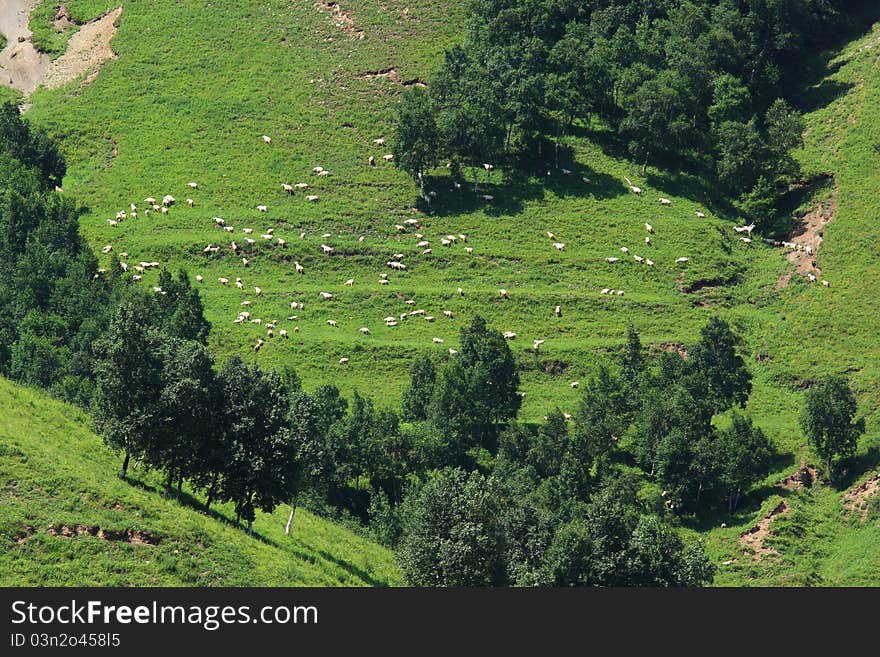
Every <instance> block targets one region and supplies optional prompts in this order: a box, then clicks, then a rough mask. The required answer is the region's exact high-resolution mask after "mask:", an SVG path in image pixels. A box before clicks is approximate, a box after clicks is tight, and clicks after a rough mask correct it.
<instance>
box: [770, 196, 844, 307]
mask: <svg viewBox="0 0 880 657" xmlns="http://www.w3.org/2000/svg"><path fill="white" fill-rule="evenodd" d="M836 211H837V192H836V191H834V192H833V193H832V194H831V196H830V197H829V198H828V199H827V200H825V201H823V202H822V203H821V204H820V205H819V206H817V207H816V208H813V210H811V211H810V212H807V213H806V214H804V215H802V216H800V217H797V218H796V219H797V221H798V222H799V223H798V224H797V227H796V228H795V229H794V230H793V231H792V232H791V234H790V235H789V236H788V239H786V240H783V241H781V242H777V241H773V240H771V241H770V243H771V244H773V246H780V247H782V248H784V249H786V250H787V251H788V253H786V254H785V259H786V260H788V261H789V262H791V263H794V264H796V265H797V268H796V269H795V271H794V273H796V274H798V275H799V276H803V277H805V278H807V277H809V276H810V275H813V276H814V277H815V278H816V280H815V281H813V282H816V281H818V279H819V278H820V277H821V276H822V269H821V268H820V267H819V265H818V263H817V261H816V256H817V255H818V253H819V247H820V246H821V245H822V239H823V237H824V233H825V226H826V224H828V223H830V222H831V221H832V220H833V219H834V213H835V212H836ZM791 277H792V272H790V271H789V272H786V273H785V274H783V275H782V276H780V277H779V279H777V281H776V285H775V288H776V289H777V290H781V289H782V288H784V287H786V286H787V285H788V284H789V282H790V281H791Z"/></svg>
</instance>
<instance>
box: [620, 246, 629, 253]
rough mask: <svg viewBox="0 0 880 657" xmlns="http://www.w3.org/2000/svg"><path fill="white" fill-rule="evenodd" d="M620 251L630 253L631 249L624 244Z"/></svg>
mask: <svg viewBox="0 0 880 657" xmlns="http://www.w3.org/2000/svg"><path fill="white" fill-rule="evenodd" d="M620 252H621V253H629V249H628V248H626V247H625V246H622V247H620Z"/></svg>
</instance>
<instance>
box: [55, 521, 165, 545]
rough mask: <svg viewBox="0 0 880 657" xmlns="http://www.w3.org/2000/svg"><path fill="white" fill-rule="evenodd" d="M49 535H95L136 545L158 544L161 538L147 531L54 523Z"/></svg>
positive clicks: (99, 538)
mask: <svg viewBox="0 0 880 657" xmlns="http://www.w3.org/2000/svg"><path fill="white" fill-rule="evenodd" d="M46 533H47V534H49V536H61V537H64V538H74V537H76V536H94V537H95V538H97V539H98V540H101V541H124V542H126V543H132V544H134V545H156V544H158V543H159V538H158V537H156V536H153V535H152V534H148V533H147V532H142V531H137V530H133V529H126V530H124V531H114V530H111V529H102V528H101V527H95V526H90V525H53V526H51V527H49V529H47V530H46Z"/></svg>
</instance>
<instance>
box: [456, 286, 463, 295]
mask: <svg viewBox="0 0 880 657" xmlns="http://www.w3.org/2000/svg"><path fill="white" fill-rule="evenodd" d="M456 292H458V296H460V297H463V296H464V290H462V289H461V288H458V289H457V290H456Z"/></svg>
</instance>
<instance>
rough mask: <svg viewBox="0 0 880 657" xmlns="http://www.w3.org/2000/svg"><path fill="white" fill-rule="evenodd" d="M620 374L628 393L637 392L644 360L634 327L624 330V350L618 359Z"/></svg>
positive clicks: (643, 368)
mask: <svg viewBox="0 0 880 657" xmlns="http://www.w3.org/2000/svg"><path fill="white" fill-rule="evenodd" d="M620 367H621V374H622V376H623V380H624V382H625V383H626V385H627V387H628V388H629V389H630V391H631V392H632V391H635V390H638V387H639V381H640V379H641V377H642V374H643V373H644V371H645V358H644V356H643V355H642V341H641V339H640V338H639V332H638V331H636V328H635V326H633V325H632V324H630V325H629V326H628V327H627V329H626V349H625V350H624V352H623V356H622V357H621V359H620Z"/></svg>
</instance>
